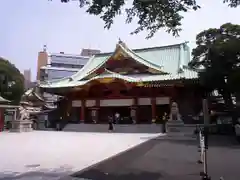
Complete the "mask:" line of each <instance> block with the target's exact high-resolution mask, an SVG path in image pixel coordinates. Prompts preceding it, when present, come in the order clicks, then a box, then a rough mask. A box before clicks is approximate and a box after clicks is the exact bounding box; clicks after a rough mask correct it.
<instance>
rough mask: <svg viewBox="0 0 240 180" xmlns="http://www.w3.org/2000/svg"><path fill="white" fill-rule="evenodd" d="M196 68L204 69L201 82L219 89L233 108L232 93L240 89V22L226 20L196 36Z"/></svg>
mask: <svg viewBox="0 0 240 180" xmlns="http://www.w3.org/2000/svg"><path fill="white" fill-rule="evenodd" d="M196 44H197V47H196V48H195V49H193V51H192V56H193V60H192V61H191V62H190V64H189V65H190V66H191V67H192V68H196V69H200V70H201V71H200V73H199V77H200V82H201V83H202V84H203V85H204V86H205V87H206V88H207V90H208V91H212V90H215V89H216V90H218V92H219V93H220V94H221V95H222V97H223V99H224V101H225V104H226V105H227V107H228V108H229V109H233V99H232V95H233V94H237V93H238V92H239V91H240V85H239V82H240V25H237V24H231V23H227V24H223V25H222V26H221V27H220V28H215V29H208V30H205V31H202V32H200V33H199V34H198V35H197V36H196Z"/></svg>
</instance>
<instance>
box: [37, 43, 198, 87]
mask: <svg viewBox="0 0 240 180" xmlns="http://www.w3.org/2000/svg"><path fill="white" fill-rule="evenodd" d="M116 47H117V48H121V50H123V51H124V53H126V54H127V55H128V56H130V57H131V58H133V59H134V60H135V61H138V62H139V63H141V64H143V65H145V66H148V67H150V68H152V69H155V70H158V71H162V72H167V73H168V74H164V75H143V76H139V75H138V76H134V77H133V76H130V75H120V74H117V73H114V72H110V71H109V72H108V73H107V74H101V75H97V76H95V77H93V78H90V79H87V80H83V79H84V78H85V77H86V76H88V75H90V74H92V73H93V72H94V71H95V70H97V69H98V68H100V67H102V66H103V65H104V64H105V63H106V62H107V61H108V60H109V58H110V57H111V56H113V55H114V53H115V52H116V51H117V48H116V49H115V51H114V52H113V53H102V54H99V55H96V56H93V57H92V58H90V60H89V61H88V63H87V64H86V65H85V66H84V67H83V68H82V69H81V70H80V71H79V72H77V73H76V74H74V75H73V76H71V77H66V78H63V79H60V80H55V81H50V82H46V83H42V84H40V87H42V88H61V87H75V86H81V85H84V84H86V83H88V82H89V81H92V80H95V79H100V78H106V77H115V78H119V79H123V80H126V81H130V82H139V81H145V82H147V81H164V80H174V79H180V78H186V79H191V78H196V77H197V72H195V71H192V70H190V69H188V68H185V67H187V64H188V62H189V61H190V52H189V48H188V46H187V44H186V43H181V44H175V45H171V46H163V47H154V48H145V49H136V50H130V49H129V48H128V47H127V46H126V45H125V44H124V43H123V42H119V43H118V44H117V46H116Z"/></svg>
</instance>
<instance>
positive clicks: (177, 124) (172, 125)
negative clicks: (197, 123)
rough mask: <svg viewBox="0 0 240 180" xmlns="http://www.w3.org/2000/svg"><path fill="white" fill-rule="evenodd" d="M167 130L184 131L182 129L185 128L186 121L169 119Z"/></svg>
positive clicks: (169, 131)
mask: <svg viewBox="0 0 240 180" xmlns="http://www.w3.org/2000/svg"><path fill="white" fill-rule="evenodd" d="M166 126H167V132H168V133H171V132H176V133H177V132H182V129H183V128H184V122H183V121H182V120H175V121H174V120H172V121H168V122H167V124H166Z"/></svg>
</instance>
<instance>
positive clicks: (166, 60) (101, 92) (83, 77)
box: [40, 41, 201, 123]
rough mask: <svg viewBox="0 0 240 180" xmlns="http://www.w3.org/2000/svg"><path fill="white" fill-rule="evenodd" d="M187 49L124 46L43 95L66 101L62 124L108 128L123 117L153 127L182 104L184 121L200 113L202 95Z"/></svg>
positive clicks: (50, 86) (49, 85) (46, 87)
mask: <svg viewBox="0 0 240 180" xmlns="http://www.w3.org/2000/svg"><path fill="white" fill-rule="evenodd" d="M189 61H190V51H189V47H188V46H187V44H186V43H181V44H174V45H170V46H163V47H153V48H144V49H135V50H131V49H130V48H128V47H127V45H126V44H125V43H123V42H122V41H119V42H118V43H117V45H116V47H115V50H114V51H113V52H111V53H101V54H98V55H95V56H93V57H92V58H91V59H90V60H89V61H88V63H87V64H86V65H85V66H84V67H83V68H82V69H81V70H80V71H79V72H78V73H76V74H74V75H73V76H71V77H65V78H63V79H60V80H55V81H51V82H43V83H41V84H40V87H41V88H42V89H43V91H45V92H48V93H52V94H58V95H61V96H64V97H65V98H64V100H62V101H61V103H59V108H58V109H59V113H60V116H61V117H62V119H66V120H68V121H69V122H85V123H91V122H93V121H96V122H97V123H105V122H107V117H108V116H109V115H113V114H114V113H116V112H118V113H119V114H120V115H121V117H125V118H126V122H128V120H127V119H133V120H134V121H135V122H136V123H150V122H152V120H153V119H156V117H161V116H162V115H163V113H164V112H167V113H169V111H170V106H171V103H172V102H177V104H178V107H179V111H180V114H181V116H182V119H183V121H185V122H187V121H188V117H190V116H194V115H196V114H197V113H199V111H200V108H201V89H200V86H199V84H198V81H197V73H196V72H195V71H193V70H191V69H189V68H188V66H187V64H188V62H189Z"/></svg>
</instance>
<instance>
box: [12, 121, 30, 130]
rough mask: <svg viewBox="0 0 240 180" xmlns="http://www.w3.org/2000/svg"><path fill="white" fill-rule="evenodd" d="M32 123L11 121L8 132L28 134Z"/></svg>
mask: <svg viewBox="0 0 240 180" xmlns="http://www.w3.org/2000/svg"><path fill="white" fill-rule="evenodd" d="M32 130H33V128H32V121H30V120H13V121H12V128H11V129H10V132H30V131H32Z"/></svg>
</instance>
